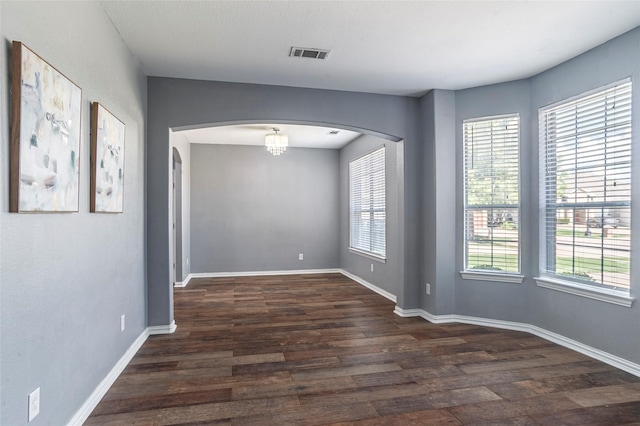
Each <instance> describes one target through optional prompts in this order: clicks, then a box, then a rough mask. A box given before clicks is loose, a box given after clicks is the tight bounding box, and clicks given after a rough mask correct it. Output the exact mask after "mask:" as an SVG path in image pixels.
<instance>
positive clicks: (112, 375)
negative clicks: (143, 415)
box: [67, 328, 149, 426]
mask: <svg viewBox="0 0 640 426" xmlns="http://www.w3.org/2000/svg"><path fill="white" fill-rule="evenodd" d="M148 337H149V329H148V328H147V329H145V330H144V331H143V332H142V333H141V334H140V336H138V338H137V339H136V340H135V341H134V342H133V343H132V344H131V346H129V349H127V351H126V352H125V353H124V355H122V357H120V359H119V360H118V362H117V363H116V365H114V366H113V368H112V369H111V371H109V374H107V376H106V377H105V378H104V379H102V381H101V382H100V384H99V385H98V386H97V387H96V388H95V389H94V391H93V392H92V393H91V395H89V398H87V400H86V401H85V402H84V404H82V406H81V407H80V409H79V410H78V411H77V412H76V414H75V415H74V416H73V417H72V418H71V420H70V421H69V423H67V424H68V425H69V426H80V425H82V424H83V423H84V422H85V421H86V420H87V419H88V418H89V416H90V415H91V412H92V411H93V410H94V409H95V408H96V407H97V406H98V403H99V402H100V400H101V399H102V398H103V397H104V396H105V394H106V393H107V391H108V390H109V388H111V386H112V385H113V383H114V382H115V381H116V379H117V378H118V377H119V376H120V374H121V373H122V372H123V371H124V369H125V368H126V367H127V365H128V364H129V362H131V360H132V359H133V357H134V356H135V354H136V352H138V350H139V349H140V348H141V347H142V345H143V344H144V342H145V341H146V340H147V338H148Z"/></svg>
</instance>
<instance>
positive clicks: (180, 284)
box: [173, 274, 193, 287]
mask: <svg viewBox="0 0 640 426" xmlns="http://www.w3.org/2000/svg"><path fill="white" fill-rule="evenodd" d="M191 278H193V276H192V275H191V274H189V275H187V277H186V278H185V279H184V281H176V282H175V283H174V284H173V286H174V287H186V286H188V285H189V281H191Z"/></svg>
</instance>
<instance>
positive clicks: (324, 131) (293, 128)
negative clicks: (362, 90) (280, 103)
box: [181, 123, 361, 149]
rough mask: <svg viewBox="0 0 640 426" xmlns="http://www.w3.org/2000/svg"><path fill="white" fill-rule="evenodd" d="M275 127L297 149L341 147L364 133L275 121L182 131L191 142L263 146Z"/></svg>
mask: <svg viewBox="0 0 640 426" xmlns="http://www.w3.org/2000/svg"><path fill="white" fill-rule="evenodd" d="M274 128H277V129H278V130H280V133H282V134H285V135H287V136H289V146H290V147H294V148H328V149H340V148H342V147H343V146H345V145H346V144H348V143H349V142H351V141H352V140H354V139H355V138H357V137H358V136H360V135H361V134H360V133H357V132H352V131H349V130H343V129H335V128H330V127H319V126H303V125H298V124H295V125H294V124H276V123H265V124H246V125H238V126H220V127H209V128H205V129H194V130H183V131H182V132H181V133H182V134H183V135H185V136H186V137H187V140H188V141H189V142H190V143H205V144H224V145H264V137H265V135H267V134H268V133H273V129H274ZM332 130H338V134H337V135H330V134H329V132H330V131H332Z"/></svg>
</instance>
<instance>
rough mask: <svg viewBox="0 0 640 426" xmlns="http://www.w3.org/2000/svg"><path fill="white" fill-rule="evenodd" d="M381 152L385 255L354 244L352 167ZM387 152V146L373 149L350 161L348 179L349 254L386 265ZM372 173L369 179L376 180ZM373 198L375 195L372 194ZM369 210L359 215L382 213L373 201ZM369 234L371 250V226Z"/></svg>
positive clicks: (364, 210) (361, 210) (364, 209)
mask: <svg viewBox="0 0 640 426" xmlns="http://www.w3.org/2000/svg"><path fill="white" fill-rule="evenodd" d="M380 152H381V155H382V170H383V174H382V185H383V191H384V197H383V198H384V210H383V212H384V233H383V237H384V241H383V243H382V246H383V247H384V253H378V252H374V251H373V250H371V249H366V248H364V247H357V246H354V244H353V242H354V235H353V233H354V220H353V219H354V214H355V211H354V206H353V204H354V200H353V191H354V188H353V184H354V182H353V176H352V167H354V165H355V164H357V162H359V161H366V159H367V158H368V157H373V156H375V155H379V153H380ZM386 163H387V150H386V146H385V145H384V144H383V145H380V146H378V147H376V148H374V149H372V150H371V151H368V152H366V153H364V154H362V155H360V156H358V157H356V158H353V159H352V160H350V161H349V164H348V179H349V185H348V190H349V247H348V249H349V252H351V253H354V254H358V255H361V256H364V257H367V258H369V259H373V260H377V261H379V262H381V263H385V262H386V259H387V220H388V215H387V165H386ZM371 173H372V171H370V173H369V174H368V177H369V179H374V178H373V177H372V176H371ZM372 196H373V194H372ZM368 206H369V207H368V208H363V209H360V210H358V212H359V213H366V212H369V214H370V215H374V214H375V213H380V209H376V208H375V206H373V201H371V202H370V203H369V204H368ZM371 223H373V220H371ZM369 233H370V244H369V245H370V248H371V247H372V246H374V245H375V244H374V239H373V238H372V237H373V235H374V233H373V229H372V227H371V225H370V226H369Z"/></svg>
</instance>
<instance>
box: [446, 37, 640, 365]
mask: <svg viewBox="0 0 640 426" xmlns="http://www.w3.org/2000/svg"><path fill="white" fill-rule="evenodd" d="M638 52H640V28H637V29H635V30H633V31H631V32H629V33H627V34H625V35H623V36H621V37H618V38H616V39H614V40H612V41H610V42H608V43H605V44H603V45H601V46H599V47H597V48H595V49H593V50H591V51H589V52H586V53H585V54H583V55H580V56H578V57H577V58H575V59H573V60H571V61H568V62H566V63H564V64H562V65H559V66H557V67H555V68H553V69H551V70H549V71H547V72H544V73H542V74H540V75H538V76H536V77H534V78H531V79H529V80H524V81H517V82H512V83H504V84H499V85H494V86H488V87H481V88H476V89H469V90H464V91H459V92H457V93H456V129H457V144H458V146H457V150H458V161H457V165H458V172H457V177H458V181H457V184H456V190H457V193H458V196H457V203H456V204H457V209H456V211H457V212H458V213H457V215H458V217H457V229H456V235H457V238H456V241H457V242H458V247H457V249H456V262H457V263H456V269H457V270H458V271H459V270H461V269H462V253H463V246H462V244H463V227H462V226H463V223H462V168H461V167H462V166H461V164H462V134H461V126H462V120H464V119H467V118H476V117H481V116H490V115H496V114H507V113H513V112H518V113H520V118H521V127H522V128H521V142H520V145H521V154H520V156H521V163H520V164H521V166H520V167H521V180H522V191H521V203H522V217H521V223H522V227H521V233H522V235H521V241H522V242H521V245H522V271H523V273H524V275H525V276H526V278H525V280H524V282H523V283H522V284H501V283H495V282H483V281H466V280H463V279H462V278H460V276H459V274H457V273H456V275H455V282H456V284H455V285H456V313H458V314H462V315H471V316H478V317H485V318H495V319H503V320H508V321H516V322H525V323H529V324H533V325H537V326H539V327H542V328H544V329H546V330H549V331H552V332H555V333H558V334H560V335H563V336H566V337H568V338H570V339H574V340H577V341H579V342H581V343H584V344H587V345H589V346H593V347H595V348H598V349H601V350H604V351H606V352H609V353H612V354H614V355H617V356H620V357H622V358H625V359H627V360H630V361H632V362H635V363H640V333H638V324H640V305H639V304H638V301H636V302H635V303H634V305H633V307H631V308H626V307H621V306H617V305H612V304H609V303H605V302H601V301H596V300H591V299H587V298H584V297H579V296H575V295H570V294H566V293H562V292H558V291H554V290H549V289H545V288H540V287H537V285H536V283H535V281H534V280H533V277H534V276H536V275H537V274H538V261H539V252H538V248H539V244H544V241H540V238H539V226H540V225H539V220H540V217H539V214H538V212H539V209H538V206H539V203H538V177H539V171H538V154H539V153H538V109H539V108H541V107H543V106H546V105H549V104H552V103H554V102H558V101H561V100H563V99H567V98H569V97H573V96H576V95H579V94H581V93H584V92H587V91H591V90H594V89H597V88H598V87H601V86H603V85H605V84H609V83H612V82H615V81H617V80H620V79H623V78H626V77H629V76H631V77H632V80H633V81H634V85H635V87H634V89H633V104H634V105H640V87H638V81H640V54H639V53H638ZM632 114H633V123H634V124H633V125H634V128H633V134H634V141H633V150H632V152H633V154H632V155H633V167H634V168H633V177H632V185H633V188H632V190H633V194H632V199H634V200H639V199H640V138H639V136H638V135H640V108H635V107H634V108H633V111H632ZM632 214H633V216H632V227H633V228H634V229H635V228H636V224H637V223H639V222H638V221H639V220H640V208H637V206H636V204H634V207H633V213H632ZM638 249H640V234H639V233H637V232H636V233H635V234H634V235H633V236H632V242H631V250H632V253H637V251H638ZM637 259H638V257H637V256H635V255H634V257H632V271H634V272H633V275H632V284H631V293H632V296H634V297H636V298H637V297H638V296H640V292H639V291H638V288H639V286H640V278H639V275H638V273H637V270H638V267H639V266H640V264H639V263H638V260H637Z"/></svg>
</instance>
